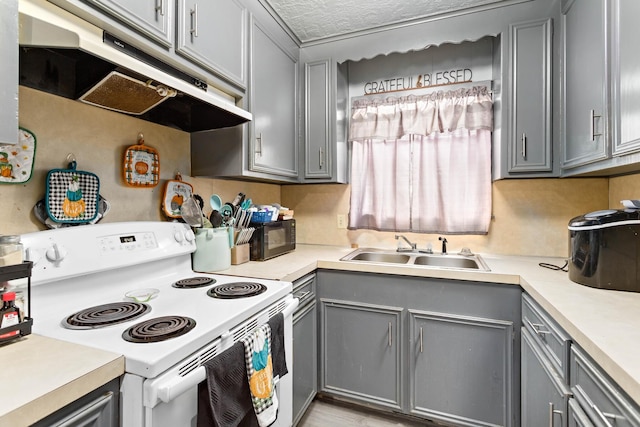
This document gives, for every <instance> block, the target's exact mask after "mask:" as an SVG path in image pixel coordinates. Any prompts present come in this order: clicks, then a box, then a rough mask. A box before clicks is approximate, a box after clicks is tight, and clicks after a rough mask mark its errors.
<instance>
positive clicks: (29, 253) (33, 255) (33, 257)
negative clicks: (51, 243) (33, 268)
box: [25, 248, 41, 265]
mask: <svg viewBox="0 0 640 427" xmlns="http://www.w3.org/2000/svg"><path fill="white" fill-rule="evenodd" d="M40 258H41V256H40V253H39V252H38V251H37V250H35V249H33V248H27V249H26V250H25V260H26V261H31V262H32V263H33V265H37V264H38V261H40Z"/></svg>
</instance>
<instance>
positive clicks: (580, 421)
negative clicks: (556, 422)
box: [567, 398, 594, 427]
mask: <svg viewBox="0 0 640 427" xmlns="http://www.w3.org/2000/svg"><path fill="white" fill-rule="evenodd" d="M568 407H569V408H568V421H567V425H568V426H569V427H593V426H594V424H593V423H592V422H591V421H590V420H589V417H587V414H585V413H584V411H583V410H582V408H581V407H580V404H579V403H578V401H577V400H576V399H573V398H571V399H569V405H568Z"/></svg>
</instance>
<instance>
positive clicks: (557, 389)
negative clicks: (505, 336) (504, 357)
mask: <svg viewBox="0 0 640 427" xmlns="http://www.w3.org/2000/svg"><path fill="white" fill-rule="evenodd" d="M521 338H522V341H521V342H522V363H521V365H520V366H521V375H522V381H521V383H520V384H521V390H522V401H521V405H522V406H521V421H522V427H540V426H549V427H564V425H565V424H564V423H565V421H564V420H566V417H567V400H568V398H569V395H570V394H571V392H570V391H569V387H568V386H567V385H566V384H565V382H564V380H563V378H562V376H561V375H560V374H559V373H558V372H557V371H556V370H555V368H554V366H553V364H552V363H551V361H550V360H549V359H548V358H547V356H546V355H545V354H544V352H543V351H542V350H541V349H540V346H539V345H537V344H536V340H535V338H534V337H533V335H532V334H531V333H530V332H529V331H528V330H527V329H526V328H522V334H521Z"/></svg>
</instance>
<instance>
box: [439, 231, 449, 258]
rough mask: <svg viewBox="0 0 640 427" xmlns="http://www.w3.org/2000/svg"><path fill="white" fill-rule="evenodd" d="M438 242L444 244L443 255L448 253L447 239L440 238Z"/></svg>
mask: <svg viewBox="0 0 640 427" xmlns="http://www.w3.org/2000/svg"><path fill="white" fill-rule="evenodd" d="M438 240H440V241H441V242H442V255H444V254H446V253H447V238H446V237H442V236H440V237H438Z"/></svg>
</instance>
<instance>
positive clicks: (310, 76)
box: [304, 60, 332, 178]
mask: <svg viewBox="0 0 640 427" xmlns="http://www.w3.org/2000/svg"><path fill="white" fill-rule="evenodd" d="M330 65H331V61H329V60H325V61H316V62H307V63H306V64H305V107H306V108H305V168H304V175H305V178H331V170H332V167H331V158H332V153H331V142H330V141H331V139H332V135H331V114H330V111H329V106H330V104H331V102H330V96H331V93H330V88H331V85H330V78H331V71H330Z"/></svg>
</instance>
